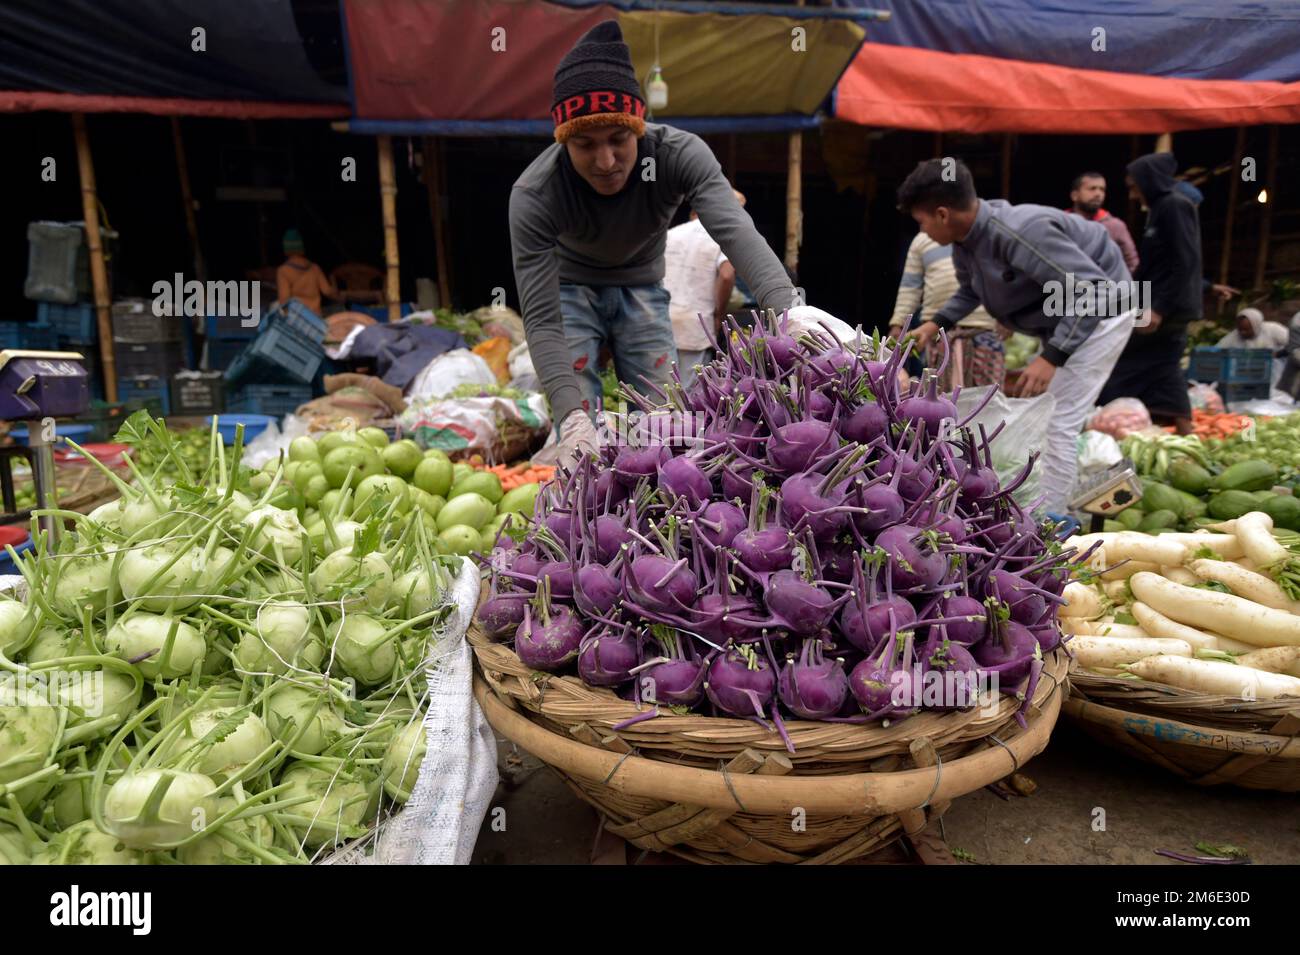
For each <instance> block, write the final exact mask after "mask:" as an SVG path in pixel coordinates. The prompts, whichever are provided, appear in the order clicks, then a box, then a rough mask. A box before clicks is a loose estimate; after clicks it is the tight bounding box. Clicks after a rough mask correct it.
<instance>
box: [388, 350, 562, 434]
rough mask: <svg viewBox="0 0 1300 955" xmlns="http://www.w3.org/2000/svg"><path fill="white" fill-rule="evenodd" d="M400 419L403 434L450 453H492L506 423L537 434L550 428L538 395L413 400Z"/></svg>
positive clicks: (549, 420)
mask: <svg viewBox="0 0 1300 955" xmlns="http://www.w3.org/2000/svg"><path fill="white" fill-rule="evenodd" d="M474 357H475V358H477V357H478V356H477V355H475V356H474ZM480 360H481V359H480ZM397 420H398V423H399V424H400V425H401V426H402V433H403V434H406V435H408V436H410V437H412V438H414V439H415V441H416V442H417V443H418V444H419V445H420V446H421V447H423V448H438V449H439V450H441V451H446V452H448V453H451V452H453V451H477V452H479V453H480V454H485V455H490V454H491V453H492V449H493V448H494V447H495V446H496V444H497V442H498V439H499V437H500V432H501V431H502V426H503V425H505V424H507V423H509V424H510V425H517V426H519V427H522V428H524V429H526V430H527V431H528V432H530V433H532V434H535V435H540V434H543V433H545V432H546V431H549V430H550V428H551V415H550V412H549V411H548V410H547V408H546V399H545V398H543V397H542V396H541V395H539V394H531V395H529V396H528V397H527V398H503V397H500V396H496V397H483V398H449V399H447V400H446V401H434V400H428V399H426V400H413V401H411V402H410V403H409V404H408V405H407V407H406V410H405V411H403V412H402V413H401V414H400V415H399V416H398V418H397Z"/></svg>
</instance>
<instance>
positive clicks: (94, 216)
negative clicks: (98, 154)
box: [72, 113, 117, 404]
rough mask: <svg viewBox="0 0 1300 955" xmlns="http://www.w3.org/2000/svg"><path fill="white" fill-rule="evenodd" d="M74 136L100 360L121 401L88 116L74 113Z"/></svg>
mask: <svg viewBox="0 0 1300 955" xmlns="http://www.w3.org/2000/svg"><path fill="white" fill-rule="evenodd" d="M72 134H73V136H74V137H75V138H76V140H77V169H78V171H79V172H80V174H81V212H82V216H83V217H84V218H85V220H86V244H87V246H88V247H89V251H90V279H91V282H92V284H93V285H94V288H95V319H96V323H97V324H98V327H99V360H100V365H101V367H102V368H103V374H104V397H106V398H107V399H108V401H109V403H110V404H111V403H114V402H116V401H117V362H116V361H115V360H114V358H113V316H112V301H111V295H110V291H109V288H108V270H107V269H105V268H104V245H103V242H102V240H101V238H100V235H99V197H98V196H97V195H96V193H95V166H94V163H92V162H91V159H90V140H89V139H87V138H86V117H85V116H84V115H83V114H81V113H73V114H72Z"/></svg>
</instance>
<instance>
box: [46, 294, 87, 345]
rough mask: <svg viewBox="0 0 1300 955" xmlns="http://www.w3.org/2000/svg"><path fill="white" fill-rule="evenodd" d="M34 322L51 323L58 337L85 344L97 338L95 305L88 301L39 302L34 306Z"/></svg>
mask: <svg viewBox="0 0 1300 955" xmlns="http://www.w3.org/2000/svg"><path fill="white" fill-rule="evenodd" d="M36 324H38V325H53V326H54V328H55V329H56V330H57V331H58V334H59V337H60V338H64V339H67V340H68V341H70V342H78V343H80V344H87V343H90V342H93V341H95V340H96V339H97V338H98V335H96V331H97V327H96V323H95V306H93V305H91V304H90V303H89V302H77V303H76V304H74V305H56V304H55V303H53V302H40V303H38V304H37V306H36Z"/></svg>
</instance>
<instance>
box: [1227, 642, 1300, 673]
mask: <svg viewBox="0 0 1300 955" xmlns="http://www.w3.org/2000/svg"><path fill="white" fill-rule="evenodd" d="M1233 662H1234V663H1236V664H1237V665H1238V666H1243V667H1254V668H1255V669H1256V670H1267V671H1268V672H1269V673H1286V674H1288V675H1289V676H1300V647H1268V648H1267V649H1265V650H1252V651H1250V653H1243V654H1242V655H1241V656H1239V657H1237V659H1236V660H1234V661H1233Z"/></svg>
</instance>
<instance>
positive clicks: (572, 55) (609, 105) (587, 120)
mask: <svg viewBox="0 0 1300 955" xmlns="http://www.w3.org/2000/svg"><path fill="white" fill-rule="evenodd" d="M552 99H553V102H554V104H555V105H554V106H552V107H551V119H553V120H554V121H555V141H556V142H557V143H562V142H565V141H566V140H567V139H568V138H569V137H570V136H573V135H575V134H576V133H577V132H578V130H580V129H586V128H589V127H592V126H611V125H615V126H626V127H628V128H629V129H631V130H632V132H634V133H636V135H637V136H644V135H645V100H643V99H642V98H641V84H640V83H638V82H637V79H636V72H635V71H634V70H633V69H632V54H631V52H630V51H629V50H628V48H627V44H626V43H624V42H623V31H622V30H621V29H620V28H619V25H618V21H617V20H605V21H604V22H603V23H597V24H596V25H595V26H594V27H592V28H591V29H590V30H588V31H587V32H586V33H585V34H584V35H583V36H582V38H581V39H580V40H578V42H577V43H576V44H574V47H573V49H571V50H570V51H569V52H568V53H566V54H564V59H562V60H560V65H559V66H557V67H556V68H555V95H554V96H553V98H552Z"/></svg>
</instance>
